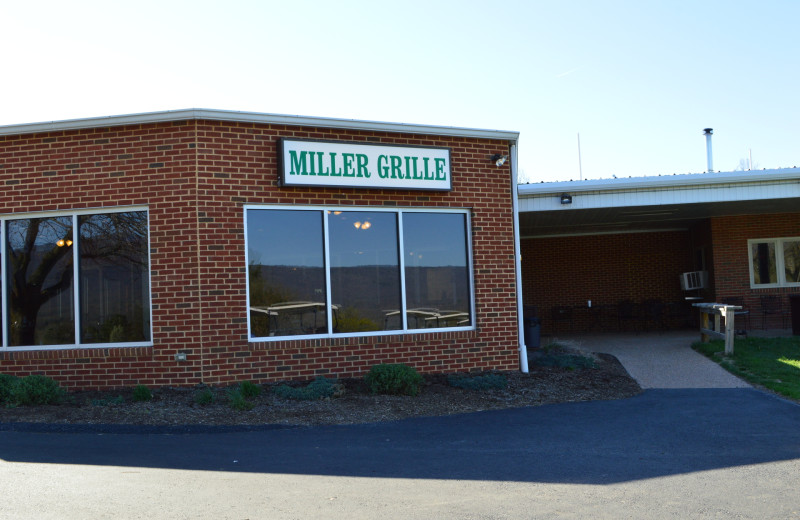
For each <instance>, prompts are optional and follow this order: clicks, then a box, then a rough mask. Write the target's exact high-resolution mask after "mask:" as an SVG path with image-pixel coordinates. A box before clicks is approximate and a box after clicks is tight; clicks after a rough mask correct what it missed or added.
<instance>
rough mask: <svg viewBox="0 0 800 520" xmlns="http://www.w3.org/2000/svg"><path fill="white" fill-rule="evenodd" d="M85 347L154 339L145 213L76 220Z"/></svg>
mask: <svg viewBox="0 0 800 520" xmlns="http://www.w3.org/2000/svg"><path fill="white" fill-rule="evenodd" d="M78 229H79V237H80V241H79V252H80V263H79V267H80V270H79V273H80V274H79V276H80V282H81V287H80V289H81V292H80V295H81V299H80V302H81V304H80V310H81V314H80V317H81V342H82V343H119V342H128V341H146V340H149V339H150V307H149V301H150V284H149V280H148V265H149V262H148V256H147V213H146V212H144V211H131V212H124V213H107V214H99V215H82V216H80V217H78Z"/></svg>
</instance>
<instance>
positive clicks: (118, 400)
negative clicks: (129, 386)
mask: <svg viewBox="0 0 800 520" xmlns="http://www.w3.org/2000/svg"><path fill="white" fill-rule="evenodd" d="M119 404H125V398H124V397H122V396H121V395H118V396H116V397H107V398H104V399H92V406H114V405H119Z"/></svg>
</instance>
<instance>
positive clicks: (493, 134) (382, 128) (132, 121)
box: [0, 108, 519, 142]
mask: <svg viewBox="0 0 800 520" xmlns="http://www.w3.org/2000/svg"><path fill="white" fill-rule="evenodd" d="M187 120H212V121H230V122H235V123H259V124H280V125H291V126H312V127H322V128H343V129H350V130H368V131H376V132H392V133H410V134H424V135H438V136H452V137H475V138H481V139H499V140H503V141H513V142H516V141H517V140H518V139H519V132H513V131H506V130H484V129H477V128H459V127H451V126H433V125H415V124H406V123H384V122H378V121H359V120H356V119H334V118H326V117H307V116H293V115H279V114H262V113H258V112H237V111H228V110H212V109H206V108H189V109H184V110H169V111H163V112H148V113H142V114H129V115H117V116H106V117H91V118H85V119H69V120H65V121H50V122H42V123H25V124H18V125H6V126H0V135H23V134H33V133H43V132H58V131H64V130H78V129H85V128H102V127H107V126H122V125H136V124H147V123H164V122H173V121H187Z"/></svg>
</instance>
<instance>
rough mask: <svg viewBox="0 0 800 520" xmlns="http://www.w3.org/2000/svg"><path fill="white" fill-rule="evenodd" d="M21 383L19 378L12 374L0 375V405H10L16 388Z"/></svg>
mask: <svg viewBox="0 0 800 520" xmlns="http://www.w3.org/2000/svg"><path fill="white" fill-rule="evenodd" d="M17 383H19V378H18V377H17V376H12V375H10V374H0V404H5V403H10V402H11V396H12V394H13V392H14V386H16V385H17Z"/></svg>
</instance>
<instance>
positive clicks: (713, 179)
mask: <svg viewBox="0 0 800 520" xmlns="http://www.w3.org/2000/svg"><path fill="white" fill-rule="evenodd" d="M787 180H796V181H800V168H779V169H774V170H750V171H736V172H715V173H690V174H682V175H664V176H658V177H630V178H627V179H598V180H587V181H568V182H543V183H539V184H520V185H519V186H518V187H517V190H518V193H519V196H520V197H536V196H539V195H552V194H557V193H570V194H573V195H574V194H575V193H584V192H589V191H611V190H614V191H628V190H641V189H654V188H655V189H657V188H673V189H675V188H681V187H697V186H702V185H709V186H710V185H715V184H732V183H750V182H775V181H787Z"/></svg>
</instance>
